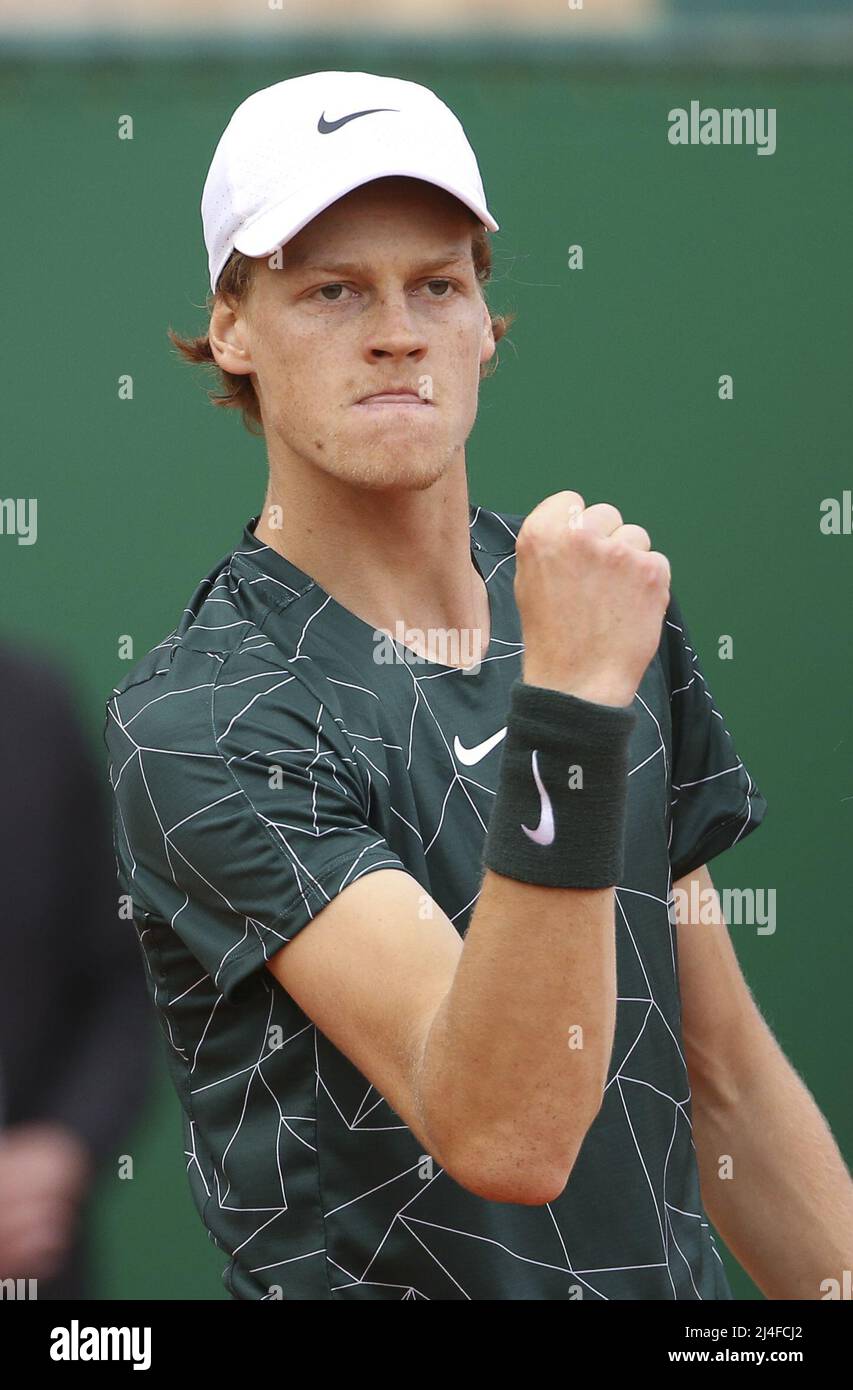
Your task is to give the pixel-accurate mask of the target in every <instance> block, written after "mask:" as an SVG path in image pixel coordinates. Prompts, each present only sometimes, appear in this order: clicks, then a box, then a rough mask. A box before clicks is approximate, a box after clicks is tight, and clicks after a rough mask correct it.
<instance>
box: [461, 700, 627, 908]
mask: <svg viewBox="0 0 853 1390" xmlns="http://www.w3.org/2000/svg"><path fill="white" fill-rule="evenodd" d="M636 722H637V712H636V710H635V709H634V707H633V705H599V704H595V703H594V702H592V701H591V700H582V699H581V698H580V697H579V696H577V695H567V694H565V693H564V692H563V691H561V690H550V689H546V688H545V687H544V686H540V685H528V684H527V683H526V682H525V681H522V680H521V679H516V680H515V681H514V682H513V684H512V687H511V691H510V706H509V715H508V719H507V732H506V738H505V739H504V745H503V749H502V752H501V767H500V773H499V779H498V789H497V793H496V796H495V804H494V807H493V809H492V814H491V817H490V819H489V828H488V833H487V835H486V842H485V847H484V851H483V862H484V864H485V867H486V868H489V869H494V870H495V871H496V872H497V873H499V874H504V875H506V877H507V878H517V879H520V880H521V881H522V882H523V883H537V884H540V885H542V886H543V887H547V888H609V887H612V886H613V885H614V884H617V883H618V882H619V880H620V878H621V876H622V869H623V856H624V838H625V808H626V803H627V799H628V743H629V740H630V736H631V732H632V730H633V728H634V725H635V724H636ZM525 827H526V830H525Z"/></svg>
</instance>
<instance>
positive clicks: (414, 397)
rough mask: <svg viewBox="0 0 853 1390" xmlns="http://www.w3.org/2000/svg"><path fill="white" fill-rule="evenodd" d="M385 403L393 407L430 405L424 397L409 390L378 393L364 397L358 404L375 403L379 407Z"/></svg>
mask: <svg viewBox="0 0 853 1390" xmlns="http://www.w3.org/2000/svg"><path fill="white" fill-rule="evenodd" d="M383 402H388V403H389V404H393V405H428V404H429V402H428V401H425V400H424V399H423V397H421V396H419V395H418V393H417V391H410V390H408V389H407V390H401V391H377V392H376V394H375V395H373V396H362V397H361V400H359V401H358V402H357V404H358V405H372V404H374V403H375V404H377V405H378V404H380V403H383Z"/></svg>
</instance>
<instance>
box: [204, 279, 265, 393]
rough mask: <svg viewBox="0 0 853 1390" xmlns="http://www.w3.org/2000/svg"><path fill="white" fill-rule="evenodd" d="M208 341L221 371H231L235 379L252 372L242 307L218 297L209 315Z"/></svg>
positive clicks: (221, 296) (225, 298)
mask: <svg viewBox="0 0 853 1390" xmlns="http://www.w3.org/2000/svg"><path fill="white" fill-rule="evenodd" d="M207 340H208V342H209V343H210V350H211V352H212V353H213V356H214V358H215V359H216V362H217V364H218V365H219V366H220V367H221V368H222V369H223V371H226V372H232V373H233V374H234V376H248V375H249V374H250V373H251V372H253V371H254V370H255V368H254V364H253V362H252V357H251V352H250V350H249V333H248V325H247V322H246V312H245V306H244V305H241V304H238V303H236V301H232V300H231V299H230V298H229V297H227V296H226V295H224V294H218V295H217V296H216V302H215V303H214V306H213V309H212V310H211V314H210V327H209V328H208V332H207Z"/></svg>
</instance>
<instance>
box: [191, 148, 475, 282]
mask: <svg viewBox="0 0 853 1390" xmlns="http://www.w3.org/2000/svg"><path fill="white" fill-rule="evenodd" d="M393 175H403V176H405V177H407V178H413V179H421V180H422V181H423V182H424V183H431V184H434V185H435V186H436V187H437V188H443V189H444V190H445V191H446V192H447V193H452V194H453V196H454V197H455V198H458V199H459V201H460V202H461V203H464V204H465V206H466V207H468V208H470V209H471V211H472V212H473V213H474V214H475V216H477V217H478V218H479V219H480V221H481V222H482V223H483V226H484V227H486V229H487V230H488V231H490V232H497V231H499V230H500V228H499V224H498V223H497V222H496V221H495V219H494V217H493V216H492V214H491V213H490V212H489V209H488V208H487V207H486V205H485V203H482V204H481V203H479V202H477V201H476V200H475V199H472V198H471V196H470V194H468V193H465V192H463V190H462V189H460V188H458V187H456V186H454V184H452V183H451V182H449V181H448V180H447V179H446V178H443V177H441V176H440V175H439V174H436V175H433V174H431V173H428V172H427V171H425V170H424V169H422V168H421V169H413V168H412V167H411V166H409V167H404V166H403V165H399V164H395V165H394V166H393V167H391V166H386V167H382V168H379V169H373V170H371V171H370V172H368V173H362V174H361V175H359V176H358V177H357V178H353V179H351V180H347V181H346V182H344V183H343V184H342V185H340V186H338V187H336V188H335V189H334V190H333V191H332V192H330V191H329V185H328V182H325V183H324V185H323V191H322V193H321V192H320V191H319V187H317V186H314V187H312V188H310V189H309V188H302V189H300V190H299V191H298V192H297V193H293V194H290V195H288V197H286V198H283V199H282V200H281V202H279V203H276V204H275V206H274V207H271V208H268V209H267V210H266V211H265V212H264V213H262V214H261V216H260V217H257V218H255V220H254V221H253V222H250V223H248V224H247V225H246V226H244V227H241V228H240V230H239V231H238V233H237V235H236V236H235V238H234V246H235V249H236V250H238V251H242V252H243V254H244V255H246V256H271V255H272V253H273V252H274V251H276V250H277V249H278V247H280V246H283V245H284V244H285V243H286V242H288V241H290V239H291V237H294V236H296V234H297V232H300V231H301V230H302V228H303V227H306V226H307V225H308V223H309V222H310V221H312V219H313V218H315V217H317V216H318V215H319V214H320V213H321V212H324V211H325V209H326V208H328V207H331V205H332V203H336V202H337V201H338V199H339V198H342V197H343V196H344V194H346V193H351V192H352V190H353V189H354V188H360V187H361V186H362V185H363V184H365V183H372V182H373V181H374V180H375V179H381V178H389V177H391V176H393ZM218 275H219V272H217V278H218Z"/></svg>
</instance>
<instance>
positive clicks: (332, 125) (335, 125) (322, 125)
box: [317, 106, 399, 135]
mask: <svg viewBox="0 0 853 1390" xmlns="http://www.w3.org/2000/svg"><path fill="white" fill-rule="evenodd" d="M398 109H399V108H398V107H396V106H371V108H370V110H369V111H352V112H351V113H350V114H349V116H341V118H340V120H337V121H327V120H326V113H325V111H324V112H323V114H322V116H321V117H320V119H319V121H318V122H317V129H318V130H319V132H320V134H321V135H328V134H329V133H330V132H331V131H333V130H340V128H341V126H342V125H346V123H347V121H355V120H357V119H358V117H359V116H372V115H374V113H375V112H377V111H397V110H398Z"/></svg>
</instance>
